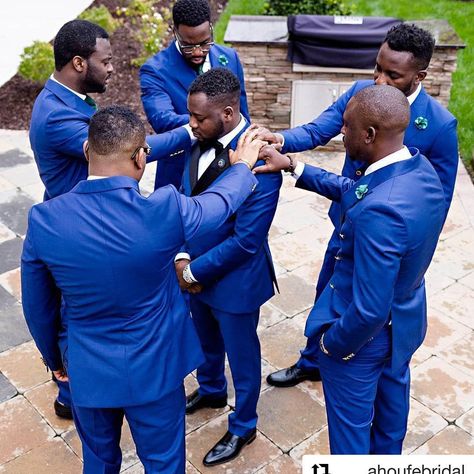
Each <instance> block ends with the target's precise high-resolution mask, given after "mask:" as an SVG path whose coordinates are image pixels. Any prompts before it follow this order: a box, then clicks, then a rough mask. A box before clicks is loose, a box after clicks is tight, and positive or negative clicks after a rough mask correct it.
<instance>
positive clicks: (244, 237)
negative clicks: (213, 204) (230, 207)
mask: <svg viewBox="0 0 474 474" xmlns="http://www.w3.org/2000/svg"><path fill="white" fill-rule="evenodd" d="M258 179H259V184H258V186H257V188H256V190H255V192H254V193H253V194H252V195H251V196H250V197H249V198H248V199H247V200H246V201H245V202H244V204H242V206H241V207H240V208H239V210H238V211H237V213H236V218H235V224H234V232H233V234H232V235H230V236H229V237H228V238H227V239H225V240H224V241H223V242H221V243H220V244H219V245H217V246H215V247H213V248H212V249H210V250H209V251H207V252H206V253H204V254H202V255H200V256H199V257H198V258H196V259H195V260H193V261H192V262H191V271H192V273H193V276H194V277H195V278H196V279H197V281H198V282H199V283H204V284H206V283H210V282H212V281H214V280H215V279H216V278H219V277H221V276H223V275H225V274H226V273H228V272H229V271H232V270H233V269H234V268H235V267H237V266H239V265H242V264H243V263H245V262H246V261H247V260H249V259H250V258H251V257H253V256H254V255H255V254H256V253H257V252H258V251H259V250H260V249H261V247H262V245H263V244H264V242H265V239H266V238H267V235H268V231H269V229H270V225H271V223H272V220H273V216H274V215H275V211H276V207H277V204H278V195H279V192H280V186H281V182H282V177H281V173H272V174H267V175H259V178H258Z"/></svg>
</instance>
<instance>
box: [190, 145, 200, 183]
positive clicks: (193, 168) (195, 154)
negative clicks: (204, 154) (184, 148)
mask: <svg viewBox="0 0 474 474" xmlns="http://www.w3.org/2000/svg"><path fill="white" fill-rule="evenodd" d="M200 156H201V149H200V148H199V143H197V142H196V143H195V144H194V145H193V147H192V149H191V161H190V163H189V184H190V186H191V189H190V191H192V190H193V188H194V186H196V183H197V177H198V166H199V158H200Z"/></svg>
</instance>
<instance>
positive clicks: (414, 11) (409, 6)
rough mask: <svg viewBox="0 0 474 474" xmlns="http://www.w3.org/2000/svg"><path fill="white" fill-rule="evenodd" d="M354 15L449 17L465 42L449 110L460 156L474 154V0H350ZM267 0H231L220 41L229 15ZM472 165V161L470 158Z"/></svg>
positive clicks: (257, 10) (258, 9)
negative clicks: (452, 117)
mask: <svg viewBox="0 0 474 474" xmlns="http://www.w3.org/2000/svg"><path fill="white" fill-rule="evenodd" d="M347 3H350V4H352V5H353V6H354V14H360V15H373V16H394V17H398V18H402V19H404V20H421V19H433V18H438V19H446V20H448V21H449V23H450V24H451V25H452V26H453V27H454V29H455V30H456V32H457V33H458V35H459V36H460V37H461V38H462V40H463V41H464V43H465V44H466V49H464V50H462V51H461V52H460V53H459V56H458V69H457V71H456V73H455V74H454V76H453V88H452V90H451V100H450V103H449V109H450V110H451V112H452V113H453V114H454V115H455V116H456V117H457V119H458V121H459V126H458V134H459V143H460V151H461V155H462V157H463V159H464V161H465V162H468V161H471V160H472V156H473V153H474V2H466V1H464V2H463V1H461V0H416V1H413V0H398V1H397V2H394V1H393V0H350V1H348V2H347ZM264 4H265V0H229V2H228V4H227V7H226V9H225V11H224V13H223V14H222V15H221V18H220V20H219V22H218V23H217V25H216V33H217V34H216V38H217V41H219V42H222V41H223V37H224V32H225V29H226V27H227V22H228V21H229V18H230V15H239V14H240V15H258V14H261V13H262V11H263V7H264ZM471 165H472V161H471Z"/></svg>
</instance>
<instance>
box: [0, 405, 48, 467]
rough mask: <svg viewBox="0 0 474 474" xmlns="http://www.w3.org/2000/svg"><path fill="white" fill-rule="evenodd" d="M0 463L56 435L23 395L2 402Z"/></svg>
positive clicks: (0, 406) (0, 410)
mask: <svg viewBox="0 0 474 474" xmlns="http://www.w3.org/2000/svg"><path fill="white" fill-rule="evenodd" d="M0 433H2V442H1V443H0V464H3V463H6V462H7V461H11V460H12V459H14V458H16V457H18V456H21V455H22V454H24V453H26V452H28V451H30V450H31V449H33V448H36V447H38V446H41V445H42V444H44V443H46V441H48V440H49V439H50V438H52V437H53V436H54V431H53V430H52V429H51V427H49V426H48V425H47V423H46V422H45V421H44V420H43V419H42V418H41V416H40V414H39V413H38V412H37V411H36V410H35V409H34V408H33V407H32V406H31V405H30V404H29V403H28V401H27V400H25V399H24V398H23V397H21V396H19V397H15V398H13V399H12V400H8V401H6V402H4V403H2V404H0Z"/></svg>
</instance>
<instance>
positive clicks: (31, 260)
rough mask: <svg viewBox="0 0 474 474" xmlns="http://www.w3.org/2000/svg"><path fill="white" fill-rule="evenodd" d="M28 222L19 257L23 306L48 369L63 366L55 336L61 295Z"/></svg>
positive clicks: (29, 326)
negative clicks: (36, 244)
mask: <svg viewBox="0 0 474 474" xmlns="http://www.w3.org/2000/svg"><path fill="white" fill-rule="evenodd" d="M33 212H34V208H33V209H32V210H31V211H30V215H29V219H28V232H27V234H26V238H25V243H24V245H23V253H22V256H21V290H22V305H23V313H24V315H25V319H26V323H27V325H28V328H29V330H30V332H31V335H32V336H33V339H34V341H35V343H36V346H37V347H38V349H39V351H40V352H41V355H42V356H43V359H44V361H45V363H46V364H47V366H48V367H49V368H50V369H51V370H58V369H60V368H61V367H62V365H63V364H62V360H61V352H60V350H59V345H58V335H59V330H60V327H61V313H60V309H61V294H60V292H59V290H58V289H57V287H56V284H55V282H54V280H53V277H52V275H51V273H50V271H49V270H48V267H47V266H46V264H45V263H44V262H43V261H42V260H41V259H40V258H39V257H38V256H37V253H36V250H35V246H34V238H33V229H34V227H35V223H34V221H33V219H32V214H33Z"/></svg>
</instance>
